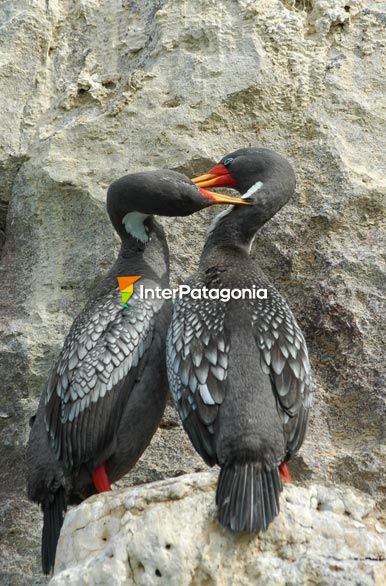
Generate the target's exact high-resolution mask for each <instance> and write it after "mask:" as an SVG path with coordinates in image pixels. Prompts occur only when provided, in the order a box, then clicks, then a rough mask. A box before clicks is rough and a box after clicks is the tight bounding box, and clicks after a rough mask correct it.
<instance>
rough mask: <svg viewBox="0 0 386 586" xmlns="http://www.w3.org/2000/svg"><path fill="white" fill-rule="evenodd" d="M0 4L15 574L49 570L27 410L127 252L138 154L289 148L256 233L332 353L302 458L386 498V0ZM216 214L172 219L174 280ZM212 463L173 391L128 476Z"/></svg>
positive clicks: (308, 324)
mask: <svg viewBox="0 0 386 586" xmlns="http://www.w3.org/2000/svg"><path fill="white" fill-rule="evenodd" d="M0 22H1V25H2V28H1V49H0V95H1V100H0V125H1V133H0V177H1V180H0V247H1V246H2V243H3V241H4V240H5V244H4V246H3V250H2V258H1V271H0V296H1V318H0V352H1V361H0V380H1V389H0V393H1V408H0V441H1V452H0V466H1V470H2V480H1V487H0V490H1V517H2V523H1V525H2V538H1V542H0V554H1V557H2V560H3V563H2V567H1V568H0V582H2V583H3V582H4V583H6V584H12V585H13V584H15V585H17V584H26V583H31V582H32V581H33V579H34V577H38V576H39V559H38V558H39V547H40V546H39V540H40V535H39V533H40V525H39V524H40V520H41V517H40V513H39V512H38V510H37V509H36V508H35V507H32V506H31V505H29V504H28V503H27V502H26V500H25V498H24V473H23V455H24V446H25V442H26V439H27V435H28V419H29V417H30V416H31V415H32V414H33V413H34V410H35V408H36V405H37V400H38V396H39V394H40V392H41V389H42V385H43V384H44V381H45V380H46V377H47V373H48V370H49V367H50V365H51V363H52V360H53V359H54V356H55V354H56V353H57V351H58V350H59V348H60V346H61V344H62V341H63V337H64V335H65V333H66V331H67V330H68V328H69V326H70V324H71V321H72V320H73V318H74V316H75V315H76V313H77V312H78V311H79V310H80V308H81V307H82V305H83V304H84V302H85V300H86V298H87V292H88V291H89V290H90V288H91V287H92V286H93V284H94V283H95V282H96V281H97V280H98V279H99V278H100V277H101V275H102V274H103V273H104V271H105V270H106V268H107V267H108V266H109V264H110V263H111V261H112V259H113V256H114V253H115V250H116V241H115V240H114V237H113V232H112V229H111V227H110V225H109V223H108V220H107V216H106V213H105V211H104V205H103V203H104V196H105V190H106V187H107V185H108V184H109V182H110V181H111V180H112V179H114V178H116V177H117V176H119V175H122V174H124V173H126V172H128V171H135V170H138V169H146V168H149V169H150V168H154V167H169V168H174V169H177V170H181V171H184V172H186V173H188V174H196V173H201V172H204V171H206V170H207V169H208V167H209V166H210V165H211V164H212V163H213V162H214V161H215V160H217V159H218V158H219V156H221V155H222V154H224V153H226V152H229V151H230V150H233V149H234V148H237V147H241V146H245V145H248V144H263V145H265V146H268V147H271V148H274V149H277V150H278V151H279V152H281V153H282V154H284V155H286V156H287V157H289V158H290V159H291V160H292V162H293V164H294V167H295V169H296V172H297V176H298V189H297V194H296V196H295V198H294V199H293V201H292V202H291V203H290V204H289V205H288V206H286V208H285V209H284V210H283V211H281V212H280V214H279V215H278V216H277V217H276V218H275V219H274V220H273V221H272V222H270V223H269V225H267V226H266V227H265V228H264V229H263V230H262V231H261V234H260V235H259V236H258V238H257V239H256V242H255V245H254V252H253V254H254V256H255V257H256V261H258V262H259V263H260V264H261V265H262V267H263V268H264V269H265V270H266V271H267V273H268V274H269V275H270V276H271V278H272V280H273V281H274V283H275V284H276V285H277V286H278V287H279V288H280V290H281V291H282V292H283V293H284V294H285V295H286V297H287V298H288V301H289V303H290V305H291V306H292V307H293V309H294V311H295V314H296V315H297V317H298V318H299V321H300V323H301V324H302V326H303V328H304V330H305V333H306V337H307V340H308V342H309V346H310V350H311V355H312V359H313V364H314V369H315V372H316V382H317V404H316V406H315V409H314V414H313V418H312V421H311V427H310V433H309V435H308V438H307V441H306V443H305V445H304V448H303V451H302V453H301V455H300V457H299V458H298V459H297V462H296V463H295V464H294V471H295V472H296V477H297V478H300V479H301V480H304V479H306V478H308V477H311V478H312V479H313V480H314V481H316V482H319V483H320V482H326V481H330V482H333V483H335V484H345V485H353V486H354V487H356V488H358V489H360V490H361V491H363V492H366V493H370V494H372V495H374V497H375V498H379V495H380V492H379V487H380V486H381V484H382V479H381V469H382V467H383V466H382V462H384V453H383V454H382V445H383V444H382V437H384V436H383V435H382V433H383V431H384V429H383V428H384V413H385V410H384V402H383V397H382V381H381V377H380V373H381V358H380V341H381V340H382V339H383V337H384V333H383V332H384V329H382V328H383V323H382V321H383V319H384V312H383V310H382V302H383V291H382V286H383V282H384V265H383V264H382V258H381V252H382V251H384V243H382V234H383V232H382V229H383V228H384V224H385V220H384V218H385V214H384V202H385V199H386V198H385V188H386V186H385V179H384V176H385V175H384V153H385V150H386V149H385V147H386V145H385V142H386V131H385V126H386V125H385V115H384V109H383V104H384V95H385V89H386V88H385V85H386V82H385V76H384V74H383V71H384V68H385V50H384V49H385V23H386V12H385V6H384V4H383V3H381V2H364V1H362V2H360V1H356V0H346V1H343V0H304V1H295V0H282V2H280V1H279V0H276V1H272V2H265V1H264V0H237V1H235V0H209V1H208V0H205V1H204V0H195V1H194V2H193V0H179V1H178V2H174V1H173V0H159V1H156V2H155V1H154V0H143V1H141V2H135V1H133V0H122V1H121V0H119V1H118V0H100V1H98V2H96V1H95V0H82V2H74V1H73V0H61V1H60V2H59V1H58V0H35V1H34V2H30V1H29V0H8V1H7V0H4V1H3V2H2V3H1V6H0ZM211 215H212V212H207V213H201V214H198V215H196V216H195V217H194V218H192V219H189V220H186V219H176V220H165V222H164V223H165V226H166V227H167V230H168V234H169V236H170V246H171V252H172V262H173V278H174V280H175V282H178V281H179V280H180V279H182V278H183V277H185V276H186V274H187V273H188V272H189V271H190V270H193V268H194V267H195V266H196V262H197V257H198V254H199V251H200V249H201V247H202V244H203V241H204V238H205V230H206V226H207V224H208V221H209V219H210V216H211ZM5 221H6V227H5ZM198 468H201V469H203V468H204V465H203V464H202V462H201V461H200V460H199V458H198V457H197V456H196V455H195V454H194V453H193V450H192V449H191V447H190V445H189V442H188V441H187V439H186V437H185V436H184V435H183V433H182V431H181V428H180V427H179V424H178V422H177V419H176V417H175V415H174V413H173V411H172V409H171V408H170V409H169V410H168V413H167V416H166V418H165V421H164V424H163V428H162V429H161V430H160V431H159V432H158V433H157V435H156V437H155V438H154V441H153V443H152V445H151V447H150V449H149V451H148V452H147V453H146V454H145V456H144V457H143V459H142V460H141V462H140V463H139V464H138V466H137V467H136V469H135V470H134V471H133V472H132V474H130V475H129V476H128V477H127V479H125V481H124V482H125V483H127V484H132V483H139V482H143V481H148V480H154V479H160V478H164V477H167V476H170V475H176V474H178V473H181V472H187V471H192V470H195V469H198ZM383 468H384V467H383Z"/></svg>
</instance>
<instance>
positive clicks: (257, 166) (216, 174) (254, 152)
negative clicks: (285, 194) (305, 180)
mask: <svg viewBox="0 0 386 586" xmlns="http://www.w3.org/2000/svg"><path fill="white" fill-rule="evenodd" d="M192 181H193V182H194V183H195V184H196V185H198V186H199V187H203V188H207V187H233V188H234V189H237V191H239V192H240V193H242V194H246V193H247V192H248V191H249V190H251V192H250V193H248V195H249V196H253V193H254V190H253V188H254V186H256V190H258V189H260V188H261V187H262V186H263V185H265V186H268V185H273V184H276V186H277V184H278V183H280V184H281V185H280V187H281V188H282V189H283V188H285V190H286V191H287V190H288V191H289V192H293V191H294V189H295V174H294V171H293V169H292V166H291V165H290V164H289V162H288V161H287V160H286V159H284V158H283V157H282V156H281V155H279V154H278V153H275V152H274V151H271V150H270V149H265V148H245V149H239V150H237V151H234V152H232V153H229V154H228V155H225V157H223V158H222V159H221V161H220V162H219V163H218V164H217V165H215V166H214V167H213V168H212V169H211V170H210V171H209V172H208V173H207V174H206V175H201V176H200V177H195V178H194V179H192ZM277 187H278V186H277Z"/></svg>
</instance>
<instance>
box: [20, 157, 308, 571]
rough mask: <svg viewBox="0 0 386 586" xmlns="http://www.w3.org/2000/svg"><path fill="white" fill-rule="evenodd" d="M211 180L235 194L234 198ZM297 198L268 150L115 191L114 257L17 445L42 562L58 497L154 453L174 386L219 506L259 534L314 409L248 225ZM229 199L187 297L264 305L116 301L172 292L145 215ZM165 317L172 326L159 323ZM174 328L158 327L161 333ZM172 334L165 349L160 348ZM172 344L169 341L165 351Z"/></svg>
mask: <svg viewBox="0 0 386 586" xmlns="http://www.w3.org/2000/svg"><path fill="white" fill-rule="evenodd" d="M208 187H233V188H235V189H236V190H237V191H239V192H240V193H241V194H242V197H241V198H235V197H230V196H224V195H221V194H218V193H214V192H212V191H208V190H207V188H208ZM294 189H295V175H294V172H293V169H292V167H291V165H290V164H289V163H288V162H287V161H286V160H285V159H284V158H283V157H281V156H279V155H278V154H276V153H274V152H273V151H271V150H268V149H263V148H247V149H240V150H238V151H235V152H233V153H231V154H229V155H227V156H226V157H224V158H223V159H222V160H221V161H220V163H219V164H218V165H216V166H215V167H214V168H213V169H212V170H211V171H210V172H209V174H207V175H203V176H201V177H197V178H195V179H193V180H192V181H190V180H189V179H188V178H186V177H185V176H184V175H181V174H179V173H175V172H171V171H154V172H147V173H134V174H131V175H127V176H125V177H122V178H121V179H118V180H117V181H115V182H114V183H112V184H111V186H110V187H109V190H108V193H107V211H108V214H109V216H110V220H111V222H112V224H113V226H114V228H115V230H116V232H117V233H118V235H119V237H120V239H121V249H120V252H119V255H118V259H117V261H116V262H115V264H114V265H113V267H112V268H111V270H110V271H109V273H108V274H107V276H106V277H105V278H104V279H103V281H102V282H101V283H100V285H99V286H98V287H97V289H96V290H95V291H94V292H93V294H92V296H91V298H90V300H89V301H88V303H87V305H86V306H85V308H84V309H83V310H82V312H81V313H80V314H79V315H78V317H77V318H76V319H75V321H74V323H73V325H72V327H71V329H70V332H69V334H68V336H67V338H66V340H65V342H64V346H63V348H62V350H61V352H60V355H59V358H58V360H57V361H56V363H55V365H54V367H53V369H52V371H51V374H50V376H49V379H48V383H47V385H46V388H45V391H44V392H43V395H42V397H41V401H40V404H39V408H38V412H37V415H36V417H35V420H34V422H33V425H32V429H31V433H30V439H29V445H28V451H27V469H28V473H27V476H28V495H29V497H30V498H31V499H32V500H34V501H37V502H38V503H40V504H41V506H42V509H43V515H44V524H43V534H42V567H43V571H44V572H45V573H49V572H50V571H51V569H52V568H53V565H54V562H55V552H56V546H57V541H58V538H59V533H60V528H61V525H62V522H63V517H64V514H65V511H66V508H67V505H68V504H76V503H79V502H80V501H82V500H83V499H85V498H87V497H88V496H90V495H92V494H95V493H96V492H101V491H105V490H110V483H112V482H115V481H116V480H118V479H119V478H121V477H122V476H123V475H124V474H126V473H127V472H128V471H129V470H130V469H131V468H132V467H133V466H134V464H135V463H136V462H137V460H138V458H139V457H140V456H141V454H142V453H143V451H144V450H145V448H146V447H147V445H148V444H149V442H150V440H151V438H152V436H153V434H154V432H155V430H156V429H157V427H158V424H159V422H160V420H161V417H162V414H163V411H164V408H165V402H166V398H167V388H168V385H167V377H166V365H165V351H166V354H167V374H168V379H169V386H170V390H171V393H172V395H173V398H174V400H175V403H176V406H177V410H178V412H179V414H180V417H181V419H182V423H183V426H184V428H185V430H186V431H187V433H188V435H189V437H190V439H191V441H192V443H193V445H194V447H195V449H196V450H197V451H198V453H199V454H200V455H201V456H202V458H203V459H204V460H205V462H207V463H208V464H209V465H210V466H213V465H214V464H218V465H219V466H220V468H221V471H220V476H219V481H218V488H217V495H216V502H217V507H218V517H219V520H220V522H221V523H222V524H223V525H224V526H225V527H227V528H229V529H230V530H232V531H240V532H242V531H247V532H258V531H260V530H265V529H266V528H267V527H268V525H269V523H270V522H271V521H272V520H273V518H274V517H275V516H276V515H277V514H278V512H279V493H280V491H281V490H282V482H281V478H283V479H286V478H288V476H289V473H288V470H287V468H286V464H285V462H286V461H287V460H288V459H289V458H290V456H291V455H292V454H294V453H295V452H296V451H297V450H298V449H299V448H300V446H301V444H302V442H303V439H304V434H305V430H306V425H307V419H308V412H309V407H310V399H311V391H310V366H309V360H308V355H307V348H306V344H305V341H304V337H303V334H302V332H301V330H300V328H299V326H298V324H297V322H296V320H295V318H294V316H293V314H292V312H291V310H290V309H289V307H288V305H287V303H286V302H285V300H284V299H283V297H282V296H281V295H280V294H279V293H278V292H277V291H276V289H275V288H274V287H273V286H272V285H271V283H270V282H269V280H268V279H267V277H266V276H265V275H264V274H263V273H262V271H261V270H260V269H258V268H257V267H256V266H255V264H254V262H252V260H251V258H250V256H249V253H250V249H251V244H252V241H253V239H254V237H255V234H256V232H257V230H258V229H259V228H260V227H261V226H262V225H263V224H264V223H265V222H267V221H268V220H269V219H270V218H271V217H272V216H273V215H274V214H275V213H276V212H277V211H278V210H279V209H280V208H281V207H282V206H283V205H284V204H285V203H286V202H287V201H288V199H289V198H290V196H291V195H292V194H293V192H294ZM214 204H232V206H231V207H229V208H228V209H227V210H226V211H225V212H222V213H221V214H219V215H218V216H217V217H216V218H215V220H214V222H213V223H212V225H211V226H210V228H209V233H208V238H207V241H206V244H205V246H204V250H203V253H202V256H201V260H200V265H199V270H198V272H197V273H195V274H194V275H192V276H191V277H190V278H189V279H188V280H187V282H186V283H187V284H188V285H190V286H191V287H194V288H203V287H207V288H208V289H235V288H239V289H244V288H245V289H248V288H249V289H251V288H252V287H254V286H255V287H258V288H266V289H267V293H268V294H267V298H266V299H250V298H246V299H242V300H241V299H240V300H236V299H230V300H229V301H227V302H224V301H222V300H220V299H219V300H215V301H214V300H210V299H201V300H197V299H195V300H193V299H191V298H189V297H184V298H183V299H179V300H177V301H176V302H175V303H174V309H173V308H172V306H171V302H169V301H165V300H161V299H157V298H155V299H152V300H144V299H141V298H140V297H139V295H138V294H137V293H136V291H135V289H134V294H133V295H132V297H131V299H130V301H129V303H128V304H127V305H123V304H122V301H121V296H120V291H119V287H118V282H117V277H119V276H128V275H140V276H141V283H142V285H143V287H144V288H146V289H155V288H156V287H161V288H166V287H168V285H169V256H168V247H167V242H166V238H165V234H164V231H163V229H162V228H161V226H160V225H159V224H158V222H157V221H156V220H155V218H154V215H161V216H187V215H189V214H192V213H193V212H196V211H198V210H200V209H203V208H205V207H208V206H211V205H214ZM169 324H170V326H169ZM168 327H169V330H168ZM166 340H167V344H166ZM166 346H167V348H165V347H166Z"/></svg>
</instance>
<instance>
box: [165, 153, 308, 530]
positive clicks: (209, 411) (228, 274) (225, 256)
mask: <svg viewBox="0 0 386 586" xmlns="http://www.w3.org/2000/svg"><path fill="white" fill-rule="evenodd" d="M193 181H194V182H195V183H196V184H197V185H199V186H201V187H209V186H215V187H218V186H226V187H234V188H236V189H237V190H238V191H239V192H240V193H242V194H244V195H243V197H248V198H249V199H250V200H252V201H253V205H251V206H248V207H245V208H229V209H228V210H226V211H225V212H223V213H221V214H219V215H218V216H217V217H216V218H215V220H214V222H213V223H212V225H211V226H210V228H209V233H208V238H207V241H206V244H205V247H204V250H203V253H202V256H201V260H200V265H199V270H198V272H197V273H196V274H194V275H193V276H192V277H190V278H189V279H188V280H187V282H186V284H187V285H189V286H190V287H192V288H199V289H201V290H202V292H203V296H204V289H205V288H207V293H206V297H210V295H212V299H210V298H209V299H201V300H197V299H191V298H189V297H184V298H183V299H181V300H178V301H176V302H175V304H174V310H173V317H172V321H171V324H170V327H169V332H168V340H167V364H168V377H169V385H170V390H171V393H172V395H173V397H174V400H175V403H176V405H177V409H178V412H179V414H180V417H181V419H182V422H183V425H184V428H185V430H186V431H187V433H188V435H189V437H190V439H191V441H192V443H193V445H194V447H195V449H196V450H197V452H198V453H199V454H200V455H201V456H202V458H203V459H204V460H205V462H206V463H207V464H209V465H210V466H213V465H214V464H218V465H219V466H220V467H221V471H220V475H219V480H218V486H217V494H216V503H217V507H218V518H219V521H220V522H221V524H222V525H223V526H224V527H226V528H228V529H230V530H232V531H237V532H243V531H245V532H249V533H253V532H258V531H264V530H265V529H267V527H268V525H269V523H270V522H271V521H272V520H273V519H274V518H275V516H276V515H277V514H278V513H279V494H280V492H281V490H282V482H281V479H282V478H283V479H285V480H286V479H290V475H289V472H288V469H287V466H286V464H285V462H286V461H287V460H288V459H289V458H290V457H291V456H292V455H293V454H294V453H295V452H297V451H298V450H299V448H300V446H301V445H302V442H303V439H304V434H305V431H306V427H307V419H308V413H309V407H310V404H311V397H312V393H311V381H310V364H309V359H308V353H307V347H306V343H305V341H304V337H303V334H302V332H301V330H300V328H299V326H298V324H297V322H296V319H295V318H294V316H293V314H292V312H291V310H290V308H289V307H288V305H287V303H286V301H285V300H284V299H283V297H282V296H281V295H280V293H279V292H278V291H277V290H276V289H275V288H274V287H273V286H272V284H271V283H270V281H269V280H268V278H267V277H266V276H265V275H264V273H263V272H262V271H261V270H260V269H259V268H258V267H257V266H256V264H255V262H254V261H252V259H251V257H250V249H251V244H252V242H253V239H254V237H255V234H256V232H257V230H258V229H259V228H260V227H261V226H263V224H265V222H267V221H268V220H269V219H270V218H272V216H273V215H274V214H276V212H278V211H279V210H280V208H281V207H282V206H283V205H284V204H285V203H286V202H287V201H288V199H289V198H290V197H291V195H292V194H293V192H294V190H295V174H294V172H293V169H292V167H291V165H290V164H289V163H288V162H287V161H286V160H285V159H284V158H283V157H281V156H279V155H278V154H276V153H274V152H273V151H271V150H268V149H263V148H247V149H240V150H238V151H235V152H233V153H230V154H229V155H227V156H226V157H224V158H223V159H222V160H221V162H220V163H219V164H218V165H216V166H215V167H214V168H213V169H212V170H211V171H210V172H209V174H208V175H204V176H201V177H197V178H195V179H193ZM234 289H241V290H243V289H248V290H252V291H253V290H255V291H256V293H257V294H258V297H257V298H255V299H253V298H252V299H249V297H250V296H251V294H250V293H245V294H244V296H245V299H237V300H236V299H233V298H230V300H229V301H223V300H221V299H219V300H215V296H216V290H219V291H220V290H225V292H226V291H227V290H228V291H230V290H234ZM264 289H266V290H267V293H266V298H264V297H265V291H264ZM258 290H262V291H259V292H258ZM210 292H211V293H210ZM223 295H224V299H226V298H227V295H228V294H227V293H226V294H225V293H223ZM237 295H238V294H237ZM280 473H281V474H280Z"/></svg>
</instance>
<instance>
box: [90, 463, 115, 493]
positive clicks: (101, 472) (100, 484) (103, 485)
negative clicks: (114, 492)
mask: <svg viewBox="0 0 386 586" xmlns="http://www.w3.org/2000/svg"><path fill="white" fill-rule="evenodd" d="M91 478H92V481H93V483H94V486H95V488H96V489H97V491H98V492H106V491H107V490H111V486H110V480H109V477H108V476H107V472H106V468H105V465H104V464H101V465H100V466H98V468H95V470H93V472H91Z"/></svg>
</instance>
